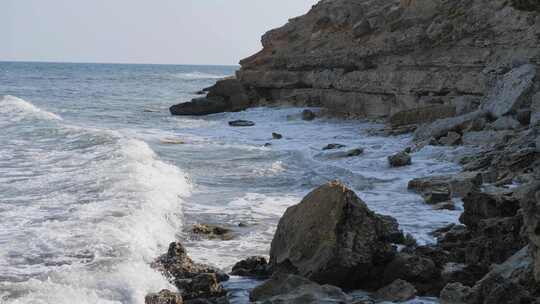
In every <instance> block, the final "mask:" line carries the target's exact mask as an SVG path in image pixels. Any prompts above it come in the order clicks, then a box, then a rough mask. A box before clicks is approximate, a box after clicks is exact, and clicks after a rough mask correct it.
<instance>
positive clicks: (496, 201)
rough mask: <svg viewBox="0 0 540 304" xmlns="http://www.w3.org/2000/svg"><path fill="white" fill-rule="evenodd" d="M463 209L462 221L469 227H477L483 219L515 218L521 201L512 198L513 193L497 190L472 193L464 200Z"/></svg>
mask: <svg viewBox="0 0 540 304" xmlns="http://www.w3.org/2000/svg"><path fill="white" fill-rule="evenodd" d="M463 208H464V211H463V214H462V215H461V217H460V221H461V222H462V223H463V224H465V225H467V226H471V227H475V226H477V225H478V224H479V222H480V220H482V219H489V218H495V217H513V216H515V215H516V214H517V211H518V209H519V208H520V206H519V201H518V200H516V199H514V198H513V197H512V192H509V191H507V190H497V191H496V192H480V191H473V192H470V193H469V194H468V195H467V196H465V197H464V198H463Z"/></svg>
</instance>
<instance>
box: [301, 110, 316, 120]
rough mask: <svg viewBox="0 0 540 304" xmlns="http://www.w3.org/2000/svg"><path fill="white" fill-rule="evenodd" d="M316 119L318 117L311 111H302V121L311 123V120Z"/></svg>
mask: <svg viewBox="0 0 540 304" xmlns="http://www.w3.org/2000/svg"><path fill="white" fill-rule="evenodd" d="M315 117H317V116H316V115H315V113H313V111H311V110H304V111H302V119H303V120H307V121H311V120H314V119H315Z"/></svg>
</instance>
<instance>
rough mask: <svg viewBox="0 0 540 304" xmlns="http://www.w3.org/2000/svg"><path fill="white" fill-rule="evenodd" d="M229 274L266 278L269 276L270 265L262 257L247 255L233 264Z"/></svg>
mask: <svg viewBox="0 0 540 304" xmlns="http://www.w3.org/2000/svg"><path fill="white" fill-rule="evenodd" d="M231 274H232V275H236V276H241V277H256V278H266V277H269V276H270V265H268V262H267V261H266V258H264V257H260V256H254V257H249V258H247V259H245V260H242V261H240V262H238V263H236V264H234V266H233V268H232V272H231Z"/></svg>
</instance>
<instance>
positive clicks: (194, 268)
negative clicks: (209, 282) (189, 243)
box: [152, 242, 229, 282]
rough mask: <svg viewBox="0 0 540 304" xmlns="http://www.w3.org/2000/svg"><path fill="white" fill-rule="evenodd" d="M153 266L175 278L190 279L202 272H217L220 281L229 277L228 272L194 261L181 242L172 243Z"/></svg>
mask: <svg viewBox="0 0 540 304" xmlns="http://www.w3.org/2000/svg"><path fill="white" fill-rule="evenodd" d="M152 266H153V267H154V268H156V269H158V270H160V271H162V272H164V274H165V275H166V276H167V277H170V278H174V279H190V278H194V277H196V276H197V275H199V274H201V273H215V274H216V277H217V279H218V280H219V281H220V282H221V281H226V280H228V279H229V276H228V275H227V274H226V273H224V272H222V271H221V270H219V269H217V268H214V267H212V266H208V265H204V264H199V263H195V262H193V260H192V259H191V258H190V257H189V256H188V254H187V251H186V249H185V248H184V246H182V244H181V243H180V242H173V243H171V244H170V245H169V250H168V251H167V253H166V254H164V255H162V256H160V257H159V258H158V259H157V260H156V261H155V262H154V263H153V264H152Z"/></svg>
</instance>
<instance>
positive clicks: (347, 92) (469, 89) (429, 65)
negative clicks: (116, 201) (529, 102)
mask: <svg viewBox="0 0 540 304" xmlns="http://www.w3.org/2000/svg"><path fill="white" fill-rule="evenodd" d="M537 6H538V5H537V4H536V2H535V1H533V0H513V1H511V3H509V2H508V1H503V0H496V1H488V0H473V1H464V0H459V1H425V0H416V1H405V0H404V1H393V0H381V1H370V0H359V1H351V0H334V1H320V2H319V3H318V4H317V5H315V6H314V7H313V8H312V9H311V10H310V11H309V12H308V13H307V14H306V15H304V16H301V17H298V18H293V19H291V20H290V21H289V23H287V24H286V25H285V26H283V27H281V28H278V29H274V30H271V31H269V32H268V33H266V34H265V35H264V36H263V37H262V45H263V50H262V51H260V52H259V53H257V54H255V55H253V56H251V57H249V58H246V59H244V60H242V61H241V65H242V68H241V69H240V71H238V73H237V77H238V79H239V80H240V81H241V82H242V83H243V84H244V85H245V86H246V87H249V88H250V89H251V90H252V91H253V92H254V93H255V94H254V95H256V96H257V97H256V98H259V99H260V98H264V99H265V100H267V101H269V102H280V101H288V102H293V103H298V102H302V103H304V104H312V105H318V106H324V107H327V108H329V109H331V110H333V111H336V112H345V113H353V114H356V115H360V116H369V117H381V116H390V115H392V114H394V113H397V112H399V111H402V110H410V109H417V108H418V109H420V108H423V107H430V106H438V105H443V106H456V114H457V115H460V114H465V113H467V112H469V111H471V110H472V109H471V107H468V105H471V104H472V105H475V106H477V105H478V104H477V103H478V97H482V96H485V95H487V94H488V90H487V89H486V83H488V81H487V80H492V79H493V78H500V77H503V76H504V75H505V74H508V73H510V74H509V75H508V78H514V79H516V78H520V77H521V75H524V74H527V73H528V72H529V71H530V70H527V71H523V73H521V72H520V71H518V72H509V69H508V67H513V66H512V64H511V63H512V62H513V61H514V60H515V59H519V60H521V61H522V62H534V60H535V56H537V54H538V50H539V45H540V44H539V39H540V37H539V36H538V32H539V25H538V19H535V16H534V15H533V13H531V11H537V9H536V7H537ZM501 63H502V65H503V66H504V65H506V66H507V67H504V68H500V69H497V68H493V69H486V67H488V66H497V65H499V64H501ZM515 68H519V66H518V65H516V66H515ZM523 69H527V68H526V67H524V68H523ZM527 75H529V74H527ZM527 77H528V76H527ZM513 91H514V90H513V89H512V88H511V87H508V86H506V85H503V86H502V87H501V92H506V93H508V94H507V95H504V94H506V93H504V94H503V95H504V96H509V97H514V96H519V95H520V94H519V93H516V94H514V93H511V92H513ZM515 91H516V92H517V90H515ZM497 94H498V95H501V94H500V92H497ZM501 97H502V96H501ZM464 98H467V99H468V100H467V101H466V102H465V103H463V102H461V101H459V102H458V100H463V99H464ZM469 98H470V99H469ZM497 98H499V97H497ZM473 99H476V100H473ZM458 106H459V109H458ZM472 108H474V106H473V107H472ZM490 110H491V109H490ZM507 111H508V109H506V110H505V109H503V108H501V107H500V106H499V107H498V109H497V110H496V111H494V113H496V114H497V115H499V114H500V113H503V112H507ZM425 114H426V119H425V120H424V121H422V122H424V123H425V122H429V121H430V120H432V119H433V118H431V115H434V118H441V117H443V116H445V115H447V114H443V113H442V112H441V115H442V116H440V115H439V114H435V112H434V111H432V112H425ZM406 116H407V115H403V117H405V118H406ZM408 117H409V118H410V119H412V122H413V123H417V122H416V120H418V119H419V118H420V117H419V116H410V115H409V116H408ZM394 121H395V122H396V123H397V124H403V123H407V121H408V119H403V120H402V119H395V120H394Z"/></svg>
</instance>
